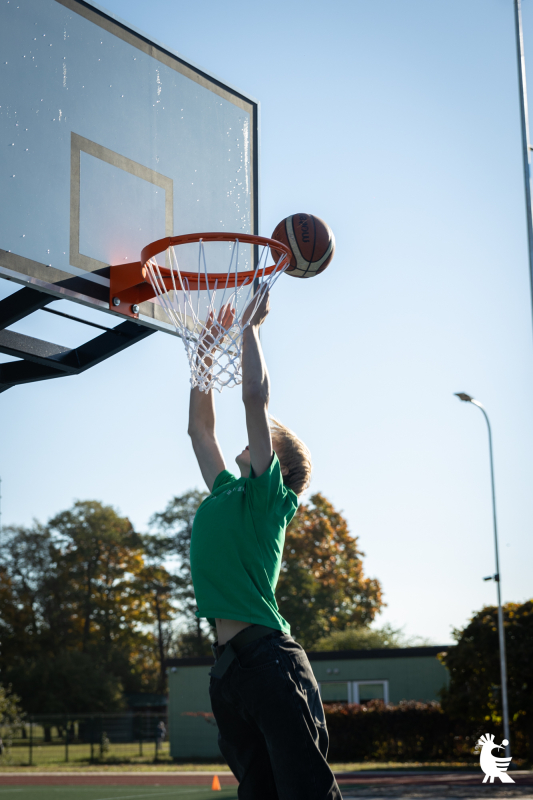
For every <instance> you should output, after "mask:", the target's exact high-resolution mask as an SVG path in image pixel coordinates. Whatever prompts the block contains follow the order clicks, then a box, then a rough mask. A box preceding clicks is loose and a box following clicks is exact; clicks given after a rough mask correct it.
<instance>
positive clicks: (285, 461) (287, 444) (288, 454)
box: [270, 416, 313, 495]
mask: <svg viewBox="0 0 533 800" xmlns="http://www.w3.org/2000/svg"><path fill="white" fill-rule="evenodd" d="M270 433H271V435H272V443H273V444H274V446H275V448H276V452H277V454H278V458H279V460H280V464H281V466H282V467H286V468H287V469H288V470H289V471H288V473H287V474H286V475H284V476H283V483H284V484H285V486H287V487H288V488H289V489H292V491H293V492H295V493H296V494H298V495H300V494H302V492H303V491H304V490H305V489H307V487H308V486H309V483H310V481H311V470H312V466H313V465H312V464H311V453H310V452H309V450H308V449H307V447H306V446H305V444H304V443H303V442H302V441H301V440H300V439H298V437H297V436H296V434H295V433H293V431H291V430H290V429H289V428H286V427H285V425H283V424H282V423H281V422H280V421H279V420H277V419H276V418H275V417H272V416H271V417H270Z"/></svg>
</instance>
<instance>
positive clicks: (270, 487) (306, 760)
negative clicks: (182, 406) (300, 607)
mask: <svg viewBox="0 0 533 800" xmlns="http://www.w3.org/2000/svg"><path fill="white" fill-rule="evenodd" d="M268 311H269V298H268V293H267V292H265V294H264V296H263V298H262V300H261V302H260V304H259V307H258V308H257V310H256V312H255V314H254V315H253V316H252V317H251V319H248V321H249V325H248V327H247V328H246V329H245V331H244V335H243V349H242V375H243V390H242V398H243V402H244V407H245V412H246V427H247V431H248V445H247V446H246V447H245V449H244V450H243V451H242V453H240V455H238V456H237V458H236V459H235V460H236V462H237V466H238V467H239V471H240V478H236V477H235V476H234V475H232V474H231V473H230V472H228V470H226V465H225V463H224V458H223V456H222V452H221V450H220V447H219V444H218V441H217V437H216V433H215V407H214V398H213V392H212V391H210V392H208V393H206V394H204V393H202V392H200V391H199V390H198V389H197V388H194V389H192V391H191V401H190V413H189V435H190V436H191V439H192V444H193V448H194V452H195V454H196V458H197V459H198V464H199V465H200V470H201V472H202V475H203V477H204V480H205V482H206V484H207V487H208V489H209V491H210V495H209V497H207V498H206V499H205V500H204V502H203V503H202V505H201V506H200V508H199V509H198V512H197V514H196V517H195V520H194V525H193V529H192V537H191V573H192V579H193V584H194V591H195V595H196V602H197V604H198V612H197V616H198V617H207V619H208V620H209V621H210V622H211V624H213V625H216V629H217V638H218V641H217V643H216V644H215V645H214V646H213V652H214V655H215V665H214V667H213V669H212V671H211V681H210V687H209V693H210V696H211V705H212V708H213V713H214V715H215V719H216V721H217V725H218V729H219V745H220V749H221V752H222V754H223V755H224V757H225V758H226V760H227V762H228V764H229V766H230V767H231V769H232V771H233V773H234V775H235V776H236V778H237V780H238V781H239V793H238V794H239V798H240V800H339V799H340V798H341V794H340V791H339V788H338V786H337V783H336V781H335V778H334V776H333V773H332V772H331V770H330V769H329V766H328V764H327V761H326V755H327V749H328V734H327V730H326V722H325V718H324V710H323V707H322V702H321V699H320V694H319V690H318V686H317V683H316V680H315V677H314V675H313V672H312V669H311V666H310V664H309V661H308V659H307V656H306V654H305V652H304V650H303V649H302V648H301V647H300V645H299V644H297V643H296V642H295V641H294V639H293V638H292V637H291V636H290V626H289V624H288V623H287V622H286V620H284V619H283V617H282V616H281V614H280V613H279V609H278V606H277V603H276V598H275V589H276V584H277V581H278V576H279V571H280V566H281V560H282V554H283V545H284V540H285V529H286V527H287V525H288V523H289V522H290V521H291V519H292V517H293V516H294V514H295V512H296V509H297V507H298V495H300V494H301V493H302V492H303V491H304V489H305V488H306V487H307V486H308V484H309V479H310V475H311V457H310V454H309V451H308V450H307V448H306V447H305V445H304V444H303V443H302V442H301V441H300V440H299V439H298V438H297V437H296V436H295V435H294V434H293V433H292V431H290V430H289V429H288V428H286V427H285V426H284V425H281V423H278V422H277V421H276V420H272V419H271V418H269V415H268V400H269V377H268V372H267V368H266V364H265V360H264V357H263V353H262V350H261V344H260V341H259V327H260V326H261V324H262V323H263V322H264V320H265V319H266V316H267V314H268ZM221 314H222V317H223V318H224V324H225V326H226V327H228V326H227V324H226V323H227V322H228V321H231V311H230V310H229V309H228V308H227V307H226V308H223V309H222V311H221ZM246 320H247V318H246V314H245V321H246ZM216 325H217V322H216V321H215V320H214V319H212V318H211V319H210V321H209V323H208V328H211V330H213V329H214V328H216ZM208 335H209V334H208Z"/></svg>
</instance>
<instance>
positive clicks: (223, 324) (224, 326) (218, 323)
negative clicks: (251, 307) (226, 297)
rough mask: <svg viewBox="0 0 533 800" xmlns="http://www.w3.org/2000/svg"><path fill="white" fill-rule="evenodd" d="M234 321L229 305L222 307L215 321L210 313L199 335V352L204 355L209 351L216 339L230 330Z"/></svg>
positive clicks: (232, 311)
mask: <svg viewBox="0 0 533 800" xmlns="http://www.w3.org/2000/svg"><path fill="white" fill-rule="evenodd" d="M234 319H235V309H234V308H232V307H231V303H226V305H224V306H222V308H221V309H220V311H219V312H218V317H217V318H216V319H215V315H214V313H213V312H212V311H210V312H209V316H208V317H207V320H206V323H205V325H204V329H203V331H202V334H201V342H200V350H201V351H203V352H204V353H206V352H207V351H208V350H210V349H211V348H212V347H213V345H214V343H215V341H216V339H217V338H218V337H220V336H221V335H224V334H225V333H226V331H227V330H229V328H231V326H232V325H233V320H234Z"/></svg>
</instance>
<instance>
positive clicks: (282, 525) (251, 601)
mask: <svg viewBox="0 0 533 800" xmlns="http://www.w3.org/2000/svg"><path fill="white" fill-rule="evenodd" d="M252 476H253V471H252V470H250V477H249V478H238V479H237V478H236V477H235V476H234V475H232V474H231V472H228V470H224V471H223V472H221V473H220V474H219V475H217V478H216V480H215V482H214V484H213V489H212V491H211V494H210V495H209V497H206V499H205V500H204V501H203V503H202V504H201V506H200V507H199V509H198V511H197V512H196V516H195V518H194V524H193V527H192V535H191V574H192V581H193V585H194V593H195V595H196V602H197V604H198V611H197V612H196V616H197V617H207V619H208V620H209V622H210V623H211V625H214V624H215V617H219V618H221V619H236V620H241V621H242V622H250V623H255V624H258V625H268V626H269V627H270V628H275V629H277V630H281V631H283V632H284V633H290V625H289V623H288V622H287V621H286V620H284V619H283V617H282V616H281V614H280V613H279V610H278V604H277V603H276V598H275V595H274V592H275V589H276V584H277V582H278V577H279V571H280V567H281V558H282V554H283V545H284V542H285V529H286V527H287V525H288V524H289V522H290V521H291V519H292V518H293V516H294V514H295V512H296V509H297V507H298V497H297V496H296V494H295V493H294V492H293V491H292V490H291V489H287V487H286V486H285V485H284V483H283V477H282V474H281V468H280V464H279V461H278V457H277V455H276V454H275V453H274V456H273V458H272V462H271V464H270V466H269V468H268V469H267V471H266V472H264V473H263V474H262V475H260V476H259V477H258V478H255V477H252Z"/></svg>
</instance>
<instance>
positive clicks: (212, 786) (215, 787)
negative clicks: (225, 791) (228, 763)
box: [211, 775, 222, 792]
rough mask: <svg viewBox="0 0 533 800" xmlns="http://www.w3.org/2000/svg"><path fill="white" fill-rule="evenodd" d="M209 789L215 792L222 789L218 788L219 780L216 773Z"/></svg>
mask: <svg viewBox="0 0 533 800" xmlns="http://www.w3.org/2000/svg"><path fill="white" fill-rule="evenodd" d="M211 789H213V791H215V792H221V791H222V789H221V788H220V781H219V779H218V775H215V777H214V778H213V783H212V784H211Z"/></svg>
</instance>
